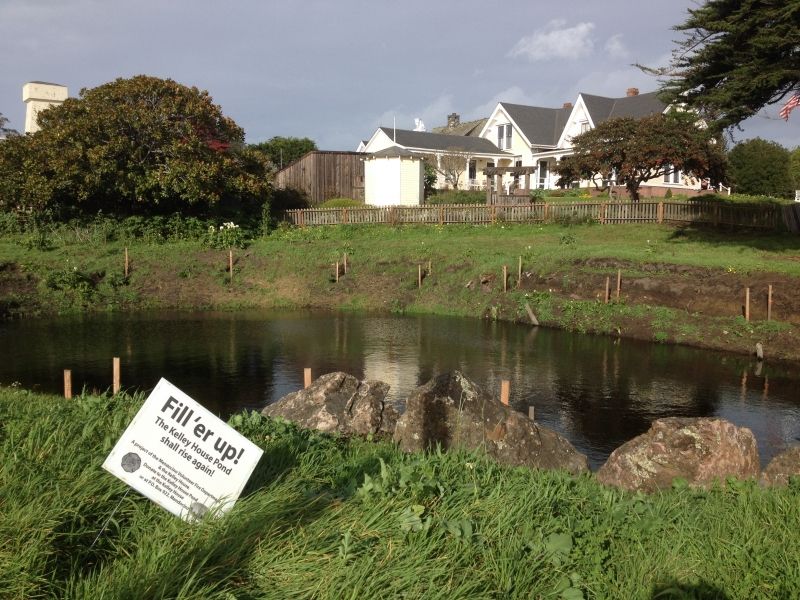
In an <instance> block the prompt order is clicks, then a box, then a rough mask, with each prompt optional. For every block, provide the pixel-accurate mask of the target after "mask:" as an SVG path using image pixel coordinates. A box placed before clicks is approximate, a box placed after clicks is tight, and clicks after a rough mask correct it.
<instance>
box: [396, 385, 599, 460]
mask: <svg viewBox="0 0 800 600" xmlns="http://www.w3.org/2000/svg"><path fill="white" fill-rule="evenodd" d="M394 440H395V442H397V443H398V444H399V445H400V448H402V449H403V450H404V451H406V452H415V451H420V450H427V449H429V448H433V447H435V446H436V445H437V444H441V446H442V448H445V449H447V448H455V447H464V448H468V449H474V448H484V449H485V451H486V452H487V454H489V455H490V456H492V457H493V458H494V459H495V460H497V461H498V462H500V463H503V464H507V465H526V466H529V467H534V468H538V469H563V470H565V471H569V472H570V473H582V472H585V471H588V469H589V467H588V464H587V461H586V457H585V456H584V455H583V454H581V453H579V452H578V451H577V450H575V448H574V447H573V446H572V444H570V443H569V442H568V441H567V440H566V439H565V438H563V437H562V436H560V435H558V434H557V433H555V432H554V431H550V430H549V429H545V428H544V427H540V426H539V425H536V424H535V423H534V422H533V421H531V420H530V419H528V417H527V416H526V415H523V414H521V413H518V412H517V411H515V410H513V409H512V408H511V407H509V406H505V405H503V404H501V403H500V401H499V400H497V399H495V398H493V397H491V396H490V395H489V394H487V393H486V392H484V391H483V390H482V389H481V388H480V387H478V386H477V385H476V384H475V383H474V382H472V381H470V380H469V379H467V378H466V377H465V376H464V375H463V374H462V373H460V372H458V371H453V372H452V373H445V374H442V375H439V376H437V377H435V378H434V379H432V380H431V381H429V382H428V383H426V384H425V385H423V386H420V387H418V388H417V389H416V390H414V392H412V394H411V396H410V397H409V398H408V401H407V403H406V411H405V413H403V415H402V416H401V417H400V420H399V421H398V422H397V428H396V429H395V432H394Z"/></svg>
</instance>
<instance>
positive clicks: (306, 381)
mask: <svg viewBox="0 0 800 600" xmlns="http://www.w3.org/2000/svg"><path fill="white" fill-rule="evenodd" d="M308 387H311V369H310V368H309V367H306V368H305V369H303V388H304V389H305V388H308Z"/></svg>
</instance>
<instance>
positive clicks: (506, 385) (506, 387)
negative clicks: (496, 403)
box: [500, 379, 511, 406]
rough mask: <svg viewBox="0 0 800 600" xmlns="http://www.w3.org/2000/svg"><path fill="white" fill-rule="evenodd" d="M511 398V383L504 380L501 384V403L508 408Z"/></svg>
mask: <svg viewBox="0 0 800 600" xmlns="http://www.w3.org/2000/svg"><path fill="white" fill-rule="evenodd" d="M510 397H511V382H510V381H509V380H508V379H503V380H502V381H501V382H500V402H501V403H503V404H505V405H506V406H508V402H509V399H510Z"/></svg>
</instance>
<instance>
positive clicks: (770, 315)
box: [767, 284, 772, 321]
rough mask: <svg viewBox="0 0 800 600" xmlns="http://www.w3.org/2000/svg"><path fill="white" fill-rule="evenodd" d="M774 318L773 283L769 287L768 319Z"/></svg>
mask: <svg viewBox="0 0 800 600" xmlns="http://www.w3.org/2000/svg"><path fill="white" fill-rule="evenodd" d="M771 320H772V284H770V286H769V287H768V288H767V321H771Z"/></svg>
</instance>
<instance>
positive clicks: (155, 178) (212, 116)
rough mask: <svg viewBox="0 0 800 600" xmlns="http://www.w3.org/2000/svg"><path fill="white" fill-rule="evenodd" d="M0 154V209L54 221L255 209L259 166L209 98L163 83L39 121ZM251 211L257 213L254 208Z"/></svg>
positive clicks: (126, 85)
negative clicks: (227, 205) (229, 206)
mask: <svg viewBox="0 0 800 600" xmlns="http://www.w3.org/2000/svg"><path fill="white" fill-rule="evenodd" d="M39 125H40V127H41V129H40V130H39V131H38V132H36V133H34V134H31V135H26V136H22V137H18V138H10V139H9V140H6V142H4V143H3V144H0V182H2V183H1V184H0V208H4V209H15V210H20V211H26V212H28V211H38V212H45V211H50V212H52V213H53V214H55V215H57V216H69V215H70V214H74V213H76V212H77V213H80V212H84V213H91V212H96V211H97V210H103V211H104V212H106V213H111V214H122V215H124V214H136V213H144V214H148V213H156V212H160V213H165V212H174V211H176V210H186V211H189V212H194V213H196V214H201V213H204V212H207V211H208V210H210V209H211V208H212V207H216V206H218V205H219V204H220V201H222V200H225V201H228V200H234V201H243V200H244V201H248V202H252V203H255V204H259V203H263V202H264V201H265V200H266V198H267V197H268V192H269V184H268V180H267V178H266V172H267V166H268V165H267V163H266V161H264V159H263V156H262V155H260V154H259V153H257V152H253V151H251V150H249V149H247V148H245V147H244V143H243V142H244V132H243V130H242V129H241V128H240V127H239V126H238V125H236V123H234V121H233V120H232V119H230V118H228V117H225V116H224V115H223V114H222V111H221V109H220V107H219V106H218V105H216V104H214V103H213V101H212V99H211V97H210V96H209V94H208V92H205V91H201V90H198V89H197V88H194V87H187V86H184V85H181V84H179V83H176V82H175V81H172V80H170V79H159V78H156V77H149V76H145V75H138V76H136V77H132V78H130V79H117V80H115V81H113V82H110V83H106V84H104V85H101V86H99V87H96V88H93V89H88V90H87V89H84V90H81V92H80V97H79V98H70V99H68V100H66V101H65V102H64V103H63V104H61V105H60V106H56V107H52V108H50V109H48V110H46V111H43V112H42V113H41V114H40V115H39ZM259 206H260V205H259Z"/></svg>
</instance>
